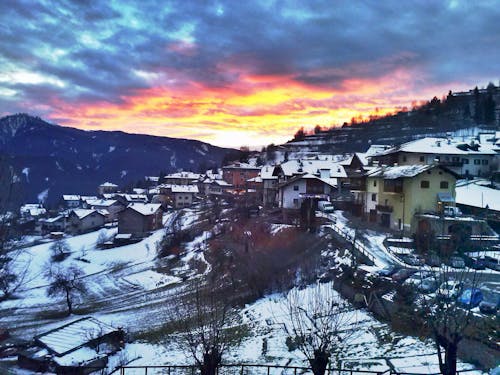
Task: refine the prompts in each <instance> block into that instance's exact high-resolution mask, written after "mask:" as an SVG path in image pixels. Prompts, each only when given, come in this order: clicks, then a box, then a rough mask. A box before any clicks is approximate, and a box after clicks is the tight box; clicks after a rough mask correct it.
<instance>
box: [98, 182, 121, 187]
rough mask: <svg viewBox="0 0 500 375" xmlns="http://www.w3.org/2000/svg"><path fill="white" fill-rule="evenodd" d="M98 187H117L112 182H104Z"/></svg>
mask: <svg viewBox="0 0 500 375" xmlns="http://www.w3.org/2000/svg"><path fill="white" fill-rule="evenodd" d="M99 186H100V187H118V185H116V184H113V183H112V182H105V183H103V184H100V185H99Z"/></svg>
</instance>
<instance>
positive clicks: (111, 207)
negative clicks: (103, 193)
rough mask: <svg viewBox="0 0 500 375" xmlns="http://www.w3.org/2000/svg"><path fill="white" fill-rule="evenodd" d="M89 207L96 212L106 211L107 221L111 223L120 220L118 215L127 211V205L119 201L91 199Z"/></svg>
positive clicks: (88, 203)
mask: <svg viewBox="0 0 500 375" xmlns="http://www.w3.org/2000/svg"><path fill="white" fill-rule="evenodd" d="M87 205H88V206H89V207H90V208H92V209H94V210H99V211H101V210H106V211H107V212H108V215H107V221H110V222H111V221H115V220H118V213H119V212H120V211H122V210H124V209H125V205H124V204H123V203H122V202H120V201H119V200H117V199H92V200H90V199H89V200H87Z"/></svg>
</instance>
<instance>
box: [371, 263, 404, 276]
mask: <svg viewBox="0 0 500 375" xmlns="http://www.w3.org/2000/svg"><path fill="white" fill-rule="evenodd" d="M399 270H400V268H399V267H396V266H394V265H392V264H390V265H388V266H387V267H384V268H382V269H380V270H378V271H377V275H379V276H383V277H390V276H392V275H393V274H395V273H396V272H398V271H399Z"/></svg>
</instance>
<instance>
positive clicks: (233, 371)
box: [113, 364, 478, 375]
mask: <svg viewBox="0 0 500 375" xmlns="http://www.w3.org/2000/svg"><path fill="white" fill-rule="evenodd" d="M473 372H475V373H478V370H473V369H471V370H462V371H457V375H472V373H473ZM199 373H200V372H199V370H198V368H197V367H196V366H188V365H186V366H178V365H176V366H174V365H172V366H122V367H119V368H117V369H116V370H115V371H114V372H113V374H117V375H198V374H199ZM312 373H313V372H312V370H311V368H309V367H299V366H279V365H253V364H234V365H230V364H226V365H221V366H219V367H218V368H217V375H312ZM422 374H423V373H411V372H397V371H394V370H385V371H371V370H354V369H337V368H329V369H327V370H326V372H325V375H422ZM426 375H441V373H432V374H429V373H426Z"/></svg>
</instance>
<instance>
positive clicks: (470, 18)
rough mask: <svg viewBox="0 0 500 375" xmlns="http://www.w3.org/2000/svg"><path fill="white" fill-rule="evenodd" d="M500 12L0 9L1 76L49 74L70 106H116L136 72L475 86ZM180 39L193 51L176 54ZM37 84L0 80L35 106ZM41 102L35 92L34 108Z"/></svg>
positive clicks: (232, 81)
mask: <svg viewBox="0 0 500 375" xmlns="http://www.w3.org/2000/svg"><path fill="white" fill-rule="evenodd" d="M201 4H202V5H201ZM498 5H499V4H498V2H488V1H482V2H469V1H463V2H462V1H450V2H445V1H436V2H435V1H418V2H401V1H384V2H373V1H366V2H361V1H357V2H350V1H345V2H332V1H321V2H320V1H314V2H313V1H304V2H296V1H290V2H286V1H285V2H272V1H261V2H257V1H251V2H235V1H229V0H228V1H217V2H213V3H208V2H203V3H200V2H190V1H177V2H176V1H172V2H165V3H160V4H159V3H158V2H153V1H151V2H138V3H135V5H134V4H131V3H125V2H118V1H117V2H108V1H101V2H97V1H78V2H76V1H75V2H73V1H64V2H57V4H55V3H53V2H49V1H33V2H30V1H3V2H1V4H0V51H1V55H0V64H2V68H0V69H1V71H2V72H3V73H9V72H11V71H15V70H19V69H20V70H23V71H30V72H35V73H36V74H38V75H40V76H43V77H48V79H47V81H46V82H42V83H39V84H38V85H39V86H40V87H43V88H47V85H49V86H50V85H51V84H50V82H52V83H53V82H54V81H60V82H63V83H64V85H59V86H58V85H54V84H52V87H51V91H50V97H52V96H54V97H59V98H60V99H61V100H67V101H78V100H89V101H91V100H106V101H109V102H120V100H121V98H122V97H123V96H126V95H128V94H130V93H133V92H135V91H136V90H138V89H142V88H146V87H148V85H152V83H151V82H150V81H148V79H147V78H145V76H141V75H140V74H139V75H138V74H137V72H145V73H164V74H166V75H167V76H168V77H169V80H167V81H165V82H156V83H155V84H163V85H169V84H170V85H176V84H178V85H182V83H183V82H186V81H195V82H200V83H202V84H204V85H206V86H210V87H224V86H229V85H237V83H238V81H239V79H241V75H242V74H255V75H288V76H291V77H293V78H294V79H296V80H298V81H301V82H304V83H307V84H310V85H318V86H327V87H332V88H338V89H341V88H342V87H343V85H344V84H345V82H346V81H347V80H349V79H352V78H357V79H370V78H373V79H377V78H380V77H383V76H384V75H386V74H389V73H391V72H392V71H394V70H395V69H398V68H406V69H415V70H416V71H419V72H421V74H422V76H420V77H416V79H415V88H416V89H418V88H419V87H424V86H425V85H429V84H435V85H437V84H441V83H445V84H446V83H448V82H457V81H460V82H467V83H473V82H477V81H478V80H488V79H496V78H498V73H499V72H498V69H497V67H496V64H495V62H497V61H499V59H500V49H499V48H498V46H499V45H500V40H499V35H500V26H499V25H500V22H499V20H500V6H498ZM176 43H185V44H186V45H188V47H189V48H190V49H188V50H187V53H185V54H183V53H182V48H184V47H183V46H182V45H181V47H178V46H176V45H175V44H176ZM146 77H147V75H146ZM49 78H50V79H49ZM417 78H418V79H417ZM36 85H37V84H33V85H27V84H23V85H20V84H16V83H15V82H5V79H4V80H3V82H1V81H0V87H2V86H3V87H8V88H11V89H15V90H16V92H17V97H18V98H20V99H25V100H28V99H29V100H36V99H37V98H36V97H37V95H39V94H40V90H37V89H36V88H35V86H36ZM14 86H15V87H14ZM1 92H2V91H0V95H2V94H1ZM47 98H48V97H45V96H43V95H41V96H40V97H38V102H41V103H44V101H46V100H48V99H47ZM4 103H10V104H12V100H8V99H4V100H3V102H2V106H3V105H5V104H4ZM46 103H47V104H50V103H48V102H46ZM0 110H2V111H3V110H5V108H0Z"/></svg>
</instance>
